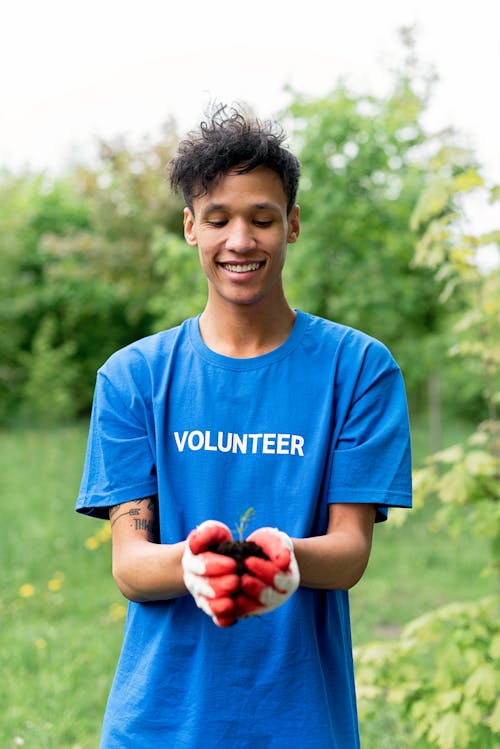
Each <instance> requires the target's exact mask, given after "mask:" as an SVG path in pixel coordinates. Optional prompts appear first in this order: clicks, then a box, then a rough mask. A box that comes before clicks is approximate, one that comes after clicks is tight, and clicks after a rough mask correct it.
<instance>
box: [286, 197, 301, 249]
mask: <svg viewBox="0 0 500 749" xmlns="http://www.w3.org/2000/svg"><path fill="white" fill-rule="evenodd" d="M299 234H300V208H299V206H298V205H294V206H293V208H292V210H291V211H290V215H289V216H288V235H287V242H288V243H289V244H293V243H294V242H296V241H297V239H298V238H299Z"/></svg>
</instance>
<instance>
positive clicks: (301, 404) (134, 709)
mask: <svg viewBox="0 0 500 749" xmlns="http://www.w3.org/2000/svg"><path fill="white" fill-rule="evenodd" d="M298 176H299V164H298V162H297V160H296V158H295V157H294V156H293V155H292V154H291V153H290V151H289V150H288V149H286V148H285V147H284V146H283V136H282V135H281V134H280V133H277V132H275V130H274V129H273V126H271V125H263V124H261V123H259V122H257V121H253V120H248V119H246V118H245V117H244V116H243V115H241V114H240V113H238V112H233V113H231V114H229V115H226V111H225V110H222V111H219V112H218V113H217V114H216V115H215V116H214V117H213V118H212V119H211V120H210V121H208V122H206V123H202V126H201V128H200V130H199V131H198V132H196V133H192V134H190V136H189V137H188V138H187V139H186V140H184V141H182V142H181V143H180V145H179V148H178V152H177V154H176V156H175V157H174V159H173V161H172V164H171V183H172V186H173V187H174V188H175V189H177V190H180V191H181V192H182V194H183V195H184V198H185V201H186V208H185V209H184V234H185V238H186V241H187V242H188V244H189V245H191V246H192V247H193V248H198V252H199V256H200V263H201V267H202V270H203V272H204V274H205V276H206V278H207V282H208V298H207V304H206V307H205V309H204V310H203V312H202V313H201V315H199V316H198V317H196V318H194V319H190V320H187V321H185V322H184V323H183V324H182V325H180V326H178V327H176V328H174V329H172V330H168V331H164V332H162V333H159V334H157V335H154V336H150V337H148V338H146V339H144V340H142V341H139V342H137V343H135V344H132V345H130V346H128V347H127V348H125V349H124V350H122V351H119V352H117V353H116V354H114V355H113V356H112V357H111V358H110V359H109V360H108V362H107V363H106V364H105V365H104V367H102V369H101V370H100V371H99V374H98V381H97V386H96V393H95V401H94V408H93V415H92V422H91V429H90V437H89V445H88V449H87V458H86V464H85V470H84V476H83V480H82V487H81V491H80V495H79V498H78V502H77V509H78V510H79V511H80V512H84V513H88V514H92V515H95V516H98V517H106V516H108V515H109V518H110V521H111V525H112V533H113V539H112V543H113V552H112V553H113V574H114V578H115V580H116V582H117V585H118V587H119V588H120V590H121V591H122V593H123V594H124V595H125V596H126V597H127V598H128V599H129V600H130V604H129V609H128V616H127V621H126V625H125V633H124V643H123V649H122V653H121V656H120V660H119V664H118V667H117V672H116V675H115V679H114V683H113V687H112V690H111V694H110V697H109V701H108V706H107V710H106V716H105V720H104V727H103V735H102V744H101V746H102V747H104V748H105V749H115V748H118V747H120V748H121V749H122V748H123V747H148V749H149V748H153V747H167V746H168V747H173V748H174V749H183V748H186V749H188V748H189V749H201V748H203V747H206V748H207V749H213V748H215V747H219V746H233V747H236V748H237V749H255V748H256V747H265V749H278V747H279V749H282V747H284V746H287V747H289V748H290V749H293V748H297V749H298V748H299V747H300V749H320V748H321V749H333V748H334V747H335V748H338V747H340V748H341V749H355V747H358V746H359V739H358V729H357V717H356V700H355V692H354V678H353V667H352V653H351V638H350V623H349V608H348V593H347V590H348V589H349V588H351V587H352V586H353V585H355V583H356V582H357V581H358V580H359V579H360V577H361V575H362V574H363V571H364V569H365V567H366V564H367V562H368V558H369V554H370V549H371V542H372V531H373V525H374V522H375V520H376V519H378V520H380V519H384V518H385V517H386V516H387V508H388V506H391V505H396V506H406V507H408V506H410V503H411V489H410V448H409V437H408V422H407V409H406V401H405V394H404V386H403V383H402V378H401V374H400V372H399V369H398V367H397V365H396V363H395V362H394V360H393V358H392V357H391V355H390V354H389V352H388V351H387V350H386V349H385V347H384V346H383V345H382V344H380V343H379V342H377V341H375V340H374V339H372V338H370V337H368V336H366V335H364V334H363V333H360V332H358V331H355V330H352V329H350V328H347V327H344V326H342V325H339V324H336V323H333V322H330V321H327V320H323V319H321V318H318V317H314V316H312V315H309V314H306V313H304V312H302V311H299V310H293V309H292V308H291V307H290V305H289V304H288V302H287V299H286V296H285V293H284V289H283V283H282V270H283V265H284V262H285V257H286V252H287V247H288V245H289V244H294V243H295V242H296V240H297V238H298V236H299V231H300V217H299V208H298V206H297V205H296V202H295V199H296V193H297V185H298ZM325 272H326V269H325ZM165 304H168V299H167V300H165ZM250 508H252V510H253V514H252V520H253V528H254V531H253V533H250V536H249V540H253V541H254V542H255V543H256V544H257V545H258V547H260V549H262V550H263V551H264V553H265V555H266V556H267V559H266V558H259V556H258V555H256V554H253V555H252V556H250V557H249V558H248V559H247V560H246V561H245V563H244V568H243V570H238V569H237V567H236V562H235V560H234V559H233V558H231V557H229V556H224V555H222V554H221V553H218V552H217V544H218V543H220V542H223V541H231V540H232V534H231V530H230V528H231V527H234V525H235V524H236V523H237V522H238V518H239V517H240V516H241V515H242V514H243V513H245V511H246V510H249V509H250ZM186 539H187V540H186ZM299 582H300V585H299Z"/></svg>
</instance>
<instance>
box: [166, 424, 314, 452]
mask: <svg viewBox="0 0 500 749" xmlns="http://www.w3.org/2000/svg"><path fill="white" fill-rule="evenodd" d="M174 439H175V444H176V445H177V450H178V451H179V452H180V453H182V452H184V450H185V449H186V447H187V448H188V450H192V451H193V452H198V451H199V450H203V451H205V452H221V453H230V452H232V453H241V454H242V455H246V454H247V453H251V454H252V455H257V454H264V455H295V456H299V457H301V458H303V457H304V437H302V435H300V434H286V433H279V432H265V433H262V432H259V433H257V432H252V433H251V434H237V433H236V432H211V431H210V430H209V429H205V430H203V431H202V430H201V429H193V430H191V431H188V430H184V431H183V432H174Z"/></svg>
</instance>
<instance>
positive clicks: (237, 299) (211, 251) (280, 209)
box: [184, 166, 300, 304]
mask: <svg viewBox="0 0 500 749" xmlns="http://www.w3.org/2000/svg"><path fill="white" fill-rule="evenodd" d="M286 206H287V198H286V195H285V192H284V190H283V185H282V183H281V180H280V178H279V176H278V175H277V174H276V173H275V172H274V171H272V170H271V169H268V168H267V167H262V166H261V167H257V168H256V169H254V170H253V171H251V172H248V174H236V173H234V172H230V173H229V174H227V175H226V176H224V177H222V178H221V179H220V180H218V181H217V182H216V183H215V184H214V185H213V186H212V187H211V189H210V190H209V192H208V193H207V194H206V195H203V196H201V197H199V198H195V200H194V201H193V212H192V211H191V210H190V209H189V208H185V209H184V235H185V237H186V241H187V242H188V244H190V245H192V246H193V247H196V246H197V247H198V250H199V254H200V261H201V266H202V268H203V271H204V273H205V275H206V277H207V279H208V286H209V300H210V299H213V298H214V295H215V296H216V297H218V299H219V300H220V301H222V300H224V301H225V302H229V303H232V304H254V303H256V302H259V301H260V300H261V299H263V298H264V297H269V300H270V301H272V300H273V295H274V298H275V299H276V300H278V299H282V294H283V287H282V281H281V272H282V269H283V264H284V262H285V257H286V249H287V244H288V243H291V242H295V241H296V240H297V237H298V235H299V230H300V225H299V209H298V206H295V207H294V208H293V209H292V211H291V212H290V214H289V215H287V212H286Z"/></svg>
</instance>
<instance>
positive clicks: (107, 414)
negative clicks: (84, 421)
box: [76, 367, 157, 518]
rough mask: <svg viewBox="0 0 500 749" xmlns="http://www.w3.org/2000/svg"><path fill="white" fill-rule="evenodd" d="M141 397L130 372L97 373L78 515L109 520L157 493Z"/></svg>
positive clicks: (78, 499)
mask: <svg viewBox="0 0 500 749" xmlns="http://www.w3.org/2000/svg"><path fill="white" fill-rule="evenodd" d="M146 419H147V409H146V407H145V404H144V399H143V394H142V393H141V390H140V388H139V387H137V384H136V382H135V381H134V378H133V377H132V376H131V374H130V372H127V370H126V369H125V370H122V371H120V369H118V370H117V367H114V372H113V371H112V373H111V376H110V375H109V374H107V373H105V372H104V371H102V370H101V371H99V373H98V375H97V383H96V388H95V393H94V402H93V407H92V416H91V420H90V429H89V438H88V444H87V452H86V456H85V465H84V470H83V476H82V482H81V486H80V492H79V495H78V498H77V502H76V510H77V511H78V512H81V513H84V514H88V515H93V516H94V517H100V518H103V517H107V516H108V512H107V508H108V507H110V506H112V505H116V504H121V503H123V502H129V501H132V500H134V499H139V498H142V497H146V496H150V495H152V494H156V493H157V479H156V468H155V460H154V455H153V446H152V445H151V442H150V439H149V436H148V428H147V423H146Z"/></svg>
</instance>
